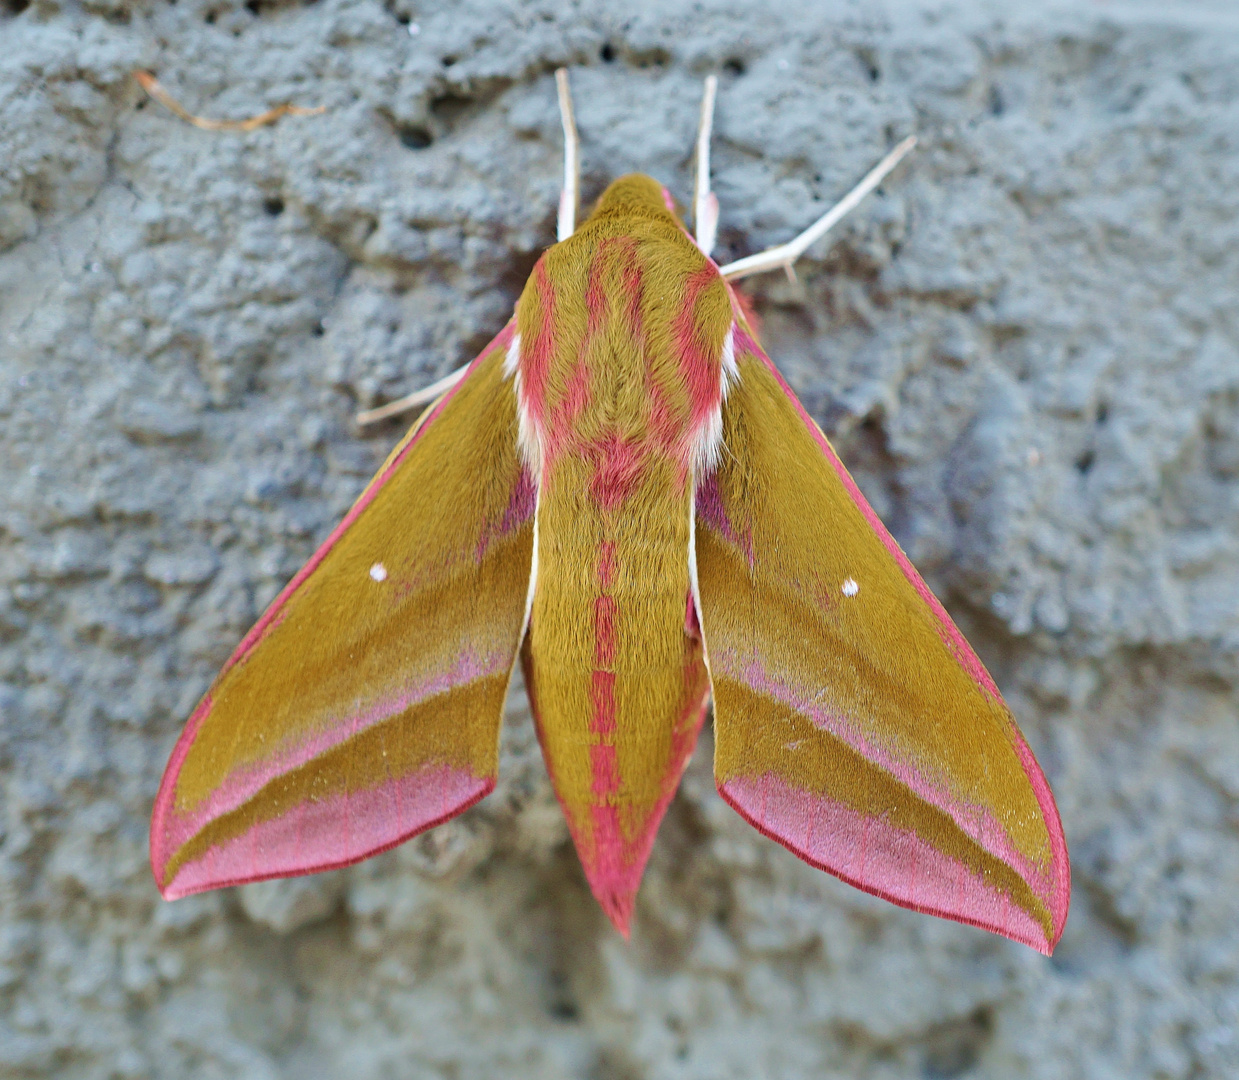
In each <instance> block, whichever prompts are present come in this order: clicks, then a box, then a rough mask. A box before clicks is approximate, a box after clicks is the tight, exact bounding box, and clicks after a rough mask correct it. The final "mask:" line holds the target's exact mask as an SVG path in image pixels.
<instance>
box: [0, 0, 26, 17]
mask: <svg viewBox="0 0 1239 1080" xmlns="http://www.w3.org/2000/svg"><path fill="white" fill-rule="evenodd" d="M29 6H30V0H4V11H5V12H6V13H7V14H9V15H20V14H21V13H22V12H23V11H25V10H26V8H28V7H29Z"/></svg>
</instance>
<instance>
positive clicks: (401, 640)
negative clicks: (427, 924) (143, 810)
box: [151, 327, 535, 899]
mask: <svg viewBox="0 0 1239 1080" xmlns="http://www.w3.org/2000/svg"><path fill="white" fill-rule="evenodd" d="M511 334H512V328H511V327H509V328H508V329H507V330H505V331H504V332H503V333H501V334H500V335H499V337H497V338H496V339H495V341H494V342H492V343H491V345H490V346H488V348H487V349H486V350H485V351H484V352H483V354H482V355H481V356H480V357H479V358H478V359H477V360H476V361H474V364H473V365H472V368H471V370H470V371H469V372H468V373H467V374H466V376H465V377H464V378H463V379H462V381H461V382H460V383H458V384H457V385H456V386H455V387H454V388H453V389H452V390H450V391H449V392H448V393H447V394H445V395H444V396H443V397H442V398H440V399H439V401H438V402H436V403H435V404H434V405H432V406H431V407H430V408H429V409H428V410H427V412H426V413H425V414H424V415H423V417H422V419H421V421H420V422H419V423H418V424H417V425H415V427H414V428H413V429H412V430H411V431H410V432H409V434H408V435H407V436H406V437H405V439H404V440H403V442H402V443H401V444H400V445H399V446H398V447H397V448H396V450H395V451H394V452H393V453H392V455H391V457H390V458H389V459H388V460H387V462H386V464H384V466H383V468H382V469H381V470H380V471H379V472H378V474H377V475H376V476H375V478H374V479H373V480H372V481H371V482H370V484H369V486H368V487H367V488H366V490H365V492H363V494H362V495H361V497H360V498H359V499H358V500H357V502H356V503H355V504H354V506H353V508H352V509H351V510H350V511H349V513H348V515H347V516H346V517H345V518H344V520H343V521H342V522H341V523H340V525H339V526H338V527H337V528H336V530H335V531H334V532H333V533H332V534H331V536H330V537H329V538H328V539H327V541H326V542H325V543H324V544H323V545H322V547H321V548H319V550H318V551H317V552H316V553H315V555H314V557H313V558H311V559H310V561H309V562H308V563H307V564H306V565H305V566H304V567H303V568H302V569H301V571H300V572H299V573H298V574H297V576H296V577H295V578H294V579H293V580H292V582H291V583H290V584H289V585H288V587H287V588H285V589H284V591H283V592H282V593H281V594H280V595H279V596H278V597H277V598H276V600H275V601H274V602H273V603H272V604H271V606H270V607H269V608H268V609H267V612H266V614H264V615H263V617H262V618H261V619H260V620H259V622H258V624H257V625H256V626H255V627H254V628H253V629H252V630H251V631H250V632H249V634H248V635H246V637H245V639H244V640H243V641H242V642H241V644H240V646H238V648H237V650H236V652H235V653H234V654H233V656H232V658H231V659H230V660H229V661H228V663H227V665H226V666H225V668H224V670H223V671H222V672H221V673H220V675H219V677H218V678H217V679H216V680H215V683H214V684H213V685H212V686H211V688H210V690H209V691H208V692H207V694H206V696H205V697H204V698H203V699H202V702H201V703H200V704H199V706H198V708H197V709H196V710H195V712H194V713H193V715H192V716H191V717H190V720H189V722H188V724H187V725H186V728H185V731H184V733H183V734H182V735H181V738H180V740H179V741H178V742H177V744H176V748H175V749H174V751H173V753H172V757H171V760H170V761H169V763H168V767H167V771H166V772H165V774H164V778H163V782H162V784H161V785H160V788H159V794H158V796H157V798H156V801H155V809H154V815H153V818H152V822H151V865H152V869H153V870H154V873H155V879H156V881H157V882H158V884H159V887H160V890H161V891H162V893H163V895H164V896H165V897H167V898H169V899H173V898H176V897H179V896H185V895H187V894H189V893H194V892H199V891H201V890H204V889H210V888H216V887H219V886H223V885H234V884H240V883H242V882H247V881H256V880H261V879H264V878H270V877H282V876H288V875H293V874H304V873H311V872H314V871H318V870H326V869H330V868H333V867H338V866H343V865H347V864H348V863H352V862H355V861H357V860H359V859H363V858H365V857H366V856H368V855H372V854H375V853H377V852H379V851H383V850H385V849H386V848H389V847H391V846H393V845H395V844H398V843H400V842H401V841H402V840H405V839H407V838H408V837H410V836H412V835H414V834H415V833H417V832H420V831H422V830H423V829H426V828H429V827H430V826H432V825H435V824H438V823H439V822H441V821H443V820H445V819H446V818H448V817H451V816H452V815H453V814H456V813H458V812H460V811H461V810H463V809H464V808H465V807H467V806H469V805H471V804H472V803H474V802H476V801H477V800H478V799H480V798H482V797H483V796H484V795H486V794H487V793H488V792H489V791H490V790H491V789H492V788H493V787H494V783H495V774H496V769H497V759H498V735H499V724H500V719H501V716H502V711H503V702H504V695H505V692H506V688H507V684H508V678H509V675H510V673H511V669H512V665H513V663H514V660H515V657H516V653H517V649H518V647H519V644H520V638H521V636H522V633H523V628H524V622H525V611H526V598H527V595H528V592H529V582H530V574H531V563H532V541H533V510H534V503H535V493H534V487H533V483H532V481H531V479H530V477H529V475H528V474H527V473H526V471H525V469H524V467H523V465H522V464H521V461H520V459H519V456H518V452H517V414H516V397H515V393H514V391H513V388H512V384H511V382H510V381H505V377H504V371H503V361H504V354H505V347H506V344H507V342H508V340H509V338H510V337H511Z"/></svg>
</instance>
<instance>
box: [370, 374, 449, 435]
mask: <svg viewBox="0 0 1239 1080" xmlns="http://www.w3.org/2000/svg"><path fill="white" fill-rule="evenodd" d="M468 370H469V365H468V364H465V366H464V367H459V368H457V369H456V370H455V371H453V372H452V373H451V374H450V375H444V376H443V378H441V379H439V380H438V381H437V382H432V383H431V384H430V385H429V386H423V387H422V388H421V389H420V390H414V391H413V393H411V394H406V395H405V396H404V397H402V398H397V399H396V400H395V401H389V402H388V403H387V404H386V405H380V406H379V407H378V408H377V409H367V410H366V411H365V412H359V413H358V414H357V424H358V426H359V427H365V426H366V425H368V424H377V423H378V422H379V421H380V420H386V419H388V418H389V417H392V416H399V415H400V414H401V413H407V412H412V411H413V410H414V409H417V408H420V407H421V406H422V405H429V404H430V402H432V401H434V399H435V398H437V397H438V396H439V395H440V394H445V393H447V391H449V390H450V389H451V388H452V387H453V386H455V385H456V384H457V383H458V382H460V380H461V379H463V378H464V377H465V372H466V371H468Z"/></svg>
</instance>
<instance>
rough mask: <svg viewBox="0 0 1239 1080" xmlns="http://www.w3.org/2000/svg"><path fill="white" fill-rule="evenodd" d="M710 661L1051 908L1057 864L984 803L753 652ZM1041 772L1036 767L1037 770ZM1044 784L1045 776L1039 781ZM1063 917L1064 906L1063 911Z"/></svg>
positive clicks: (1050, 829) (718, 672) (1049, 824)
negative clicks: (876, 774)
mask: <svg viewBox="0 0 1239 1080" xmlns="http://www.w3.org/2000/svg"><path fill="white" fill-rule="evenodd" d="M710 660H711V663H712V664H713V666H714V671H715V673H716V676H717V675H726V676H727V677H728V678H731V679H734V680H735V681H736V682H738V683H740V684H741V685H742V686H748V687H751V688H752V689H754V690H756V691H758V692H760V693H762V694H765V695H766V696H767V697H770V698H773V699H774V700H775V701H778V702H781V703H782V704H784V705H786V706H788V708H790V709H792V710H794V711H795V712H797V713H799V714H800V715H801V716H805V717H807V718H808V719H809V720H811V721H812V722H813V724H814V726H816V727H818V728H820V729H821V730H822V731H825V732H828V733H829V734H831V735H833V736H834V737H835V738H837V739H839V741H840V742H842V743H844V744H845V745H847V746H850V747H851V748H852V749H853V750H855V751H856V752H857V753H858V754H860V755H861V757H863V758H864V759H865V760H866V761H869V762H872V763H873V764H874V765H877V766H878V767H879V768H880V769H882V770H884V771H885V772H887V773H889V774H890V775H891V776H893V777H894V778H895V779H896V780H898V781H899V782H900V783H901V784H903V785H904V787H906V788H908V790H909V791H911V792H913V793H914V794H915V795H916V796H917V797H918V798H920V799H922V800H924V801H925V802H927V803H928V804H929V805H930V806H933V807H935V808H937V809H938V810H941V811H943V812H944V813H946V814H948V815H950V817H951V820H952V821H954V822H955V824H956V825H958V826H959V828H960V829H961V830H962V831H963V832H964V833H965V835H967V836H969V837H971V838H972V839H973V840H975V841H976V842H977V843H978V844H980V845H981V847H982V848H984V849H985V850H986V851H988V852H989V853H990V854H991V855H993V856H994V857H995V858H997V859H1001V860H1002V861H1003V862H1005V863H1007V865H1009V866H1011V867H1012V868H1013V869H1014V870H1015V871H1016V872H1017V873H1018V874H1019V875H1020V876H1021V877H1023V878H1024V879H1025V880H1026V881H1027V882H1028V884H1029V887H1030V888H1031V889H1032V890H1033V892H1034V893H1036V894H1037V896H1038V897H1039V898H1040V899H1041V900H1042V901H1043V902H1044V903H1045V904H1046V906H1047V907H1049V908H1050V909H1051V910H1052V911H1053V910H1054V904H1055V897H1056V894H1057V893H1058V891H1059V888H1058V886H1059V878H1058V872H1059V868H1058V866H1057V863H1056V861H1055V860H1054V859H1053V857H1052V858H1051V864H1050V865H1049V866H1042V865H1040V864H1039V863H1036V862H1034V861H1033V860H1032V859H1030V858H1029V857H1028V856H1027V855H1025V854H1024V853H1023V852H1021V851H1020V850H1019V849H1018V848H1017V847H1016V846H1015V844H1014V843H1012V841H1011V838H1010V836H1009V835H1008V834H1007V830H1006V829H1005V827H1004V826H1003V824H1002V822H1001V821H999V820H998V818H997V817H995V815H994V814H993V812H992V811H991V810H990V809H989V808H988V807H984V806H977V805H973V804H970V803H965V802H963V801H961V800H960V799H958V798H956V797H955V796H954V795H953V794H952V793H951V792H950V791H949V790H947V789H946V788H945V787H944V786H943V785H942V784H941V783H936V782H935V780H934V778H932V777H931V776H928V775H926V774H925V773H923V772H922V771H921V770H919V769H917V768H916V766H915V765H913V764H912V763H911V762H910V761H908V759H907V758H903V757H899V756H897V754H896V753H895V752H894V748H893V747H892V746H890V745H885V744H883V743H880V742H878V741H876V740H874V739H872V738H870V737H869V736H867V735H866V734H865V733H864V732H863V731H862V730H861V728H860V725H859V724H857V723H856V721H855V720H853V719H851V718H850V717H847V716H845V715H843V714H841V713H834V712H831V711H828V710H827V709H825V708H823V707H822V706H821V705H820V704H819V703H818V702H817V701H816V699H815V697H814V696H813V695H812V694H809V693H806V692H804V691H803V690H802V689H800V688H797V687H793V686H792V685H791V684H789V683H787V682H785V681H784V680H781V679H779V678H776V677H775V676H774V675H773V674H771V673H770V672H769V671H768V670H767V669H766V667H765V666H764V665H763V664H762V662H761V660H760V659H759V658H758V657H757V656H756V655H751V656H747V657H744V658H741V657H739V656H738V655H737V654H736V653H735V652H733V651H732V650H730V649H720V650H719V651H718V652H717V653H711V656H710ZM1029 761H1031V763H1032V766H1033V768H1034V769H1036V768H1037V764H1036V762H1035V761H1033V760H1032V755H1031V753H1030V754H1029V755H1028V761H1025V760H1024V758H1023V757H1022V756H1021V759H1020V763H1021V764H1022V765H1023V766H1024V768H1025V771H1026V772H1027V769H1028V762H1029ZM1037 773H1038V775H1040V769H1037ZM1043 782H1044V780H1043ZM1057 820H1058V819H1057V816H1055V818H1054V820H1053V821H1047V822H1046V827H1047V831H1048V832H1049V833H1050V837H1051V847H1052V846H1053V845H1052V841H1053V827H1054V825H1055V824H1057ZM1063 915H1064V917H1065V916H1066V910H1065V909H1064V910H1063Z"/></svg>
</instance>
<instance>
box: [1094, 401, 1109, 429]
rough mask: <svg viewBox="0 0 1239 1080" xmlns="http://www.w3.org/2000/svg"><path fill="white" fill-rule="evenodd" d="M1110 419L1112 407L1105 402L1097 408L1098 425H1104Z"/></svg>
mask: <svg viewBox="0 0 1239 1080" xmlns="http://www.w3.org/2000/svg"><path fill="white" fill-rule="evenodd" d="M1109 419H1110V406H1109V405H1107V404H1106V403H1105V402H1104V401H1103V402H1101V404H1099V405H1098V406H1097V423H1098V424H1104V423H1105V422H1106V421H1107V420H1109Z"/></svg>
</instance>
